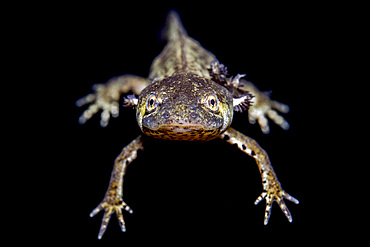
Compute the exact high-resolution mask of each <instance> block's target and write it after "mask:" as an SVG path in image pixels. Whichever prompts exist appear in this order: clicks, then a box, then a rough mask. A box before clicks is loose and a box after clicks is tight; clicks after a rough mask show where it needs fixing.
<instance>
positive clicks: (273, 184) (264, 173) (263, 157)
mask: <svg viewBox="0 0 370 247" xmlns="http://www.w3.org/2000/svg"><path fill="white" fill-rule="evenodd" d="M220 138H223V139H225V140H226V141H227V142H229V143H230V144H237V146H238V148H239V149H240V150H242V151H243V152H244V153H246V154H248V155H249V156H252V157H253V158H254V159H255V160H256V162H257V165H258V169H259V171H260V173H261V178H262V185H263V192H262V193H261V195H260V196H259V197H258V198H257V200H256V201H255V203H254V204H258V203H259V202H260V201H261V200H262V199H265V200H266V210H265V220H264V224H265V225H267V223H268V220H269V218H270V214H271V206H272V203H273V202H274V201H275V200H276V201H277V203H278V204H279V206H280V208H281V210H282V211H283V212H284V214H285V216H286V217H287V218H288V220H289V222H292V220H293V219H292V216H291V215H290V212H289V210H288V208H287V206H286V205H285V203H284V200H283V198H285V199H288V200H289V201H292V202H294V203H296V204H298V203H299V202H298V200H297V199H295V198H294V197H292V196H291V195H289V194H288V193H286V192H285V191H284V190H283V189H282V188H281V185H280V183H279V181H278V179H277V177H276V174H275V172H274V169H273V168H272V166H271V163H270V160H269V157H268V155H267V153H266V152H265V150H263V149H262V148H261V147H260V146H259V145H258V143H257V142H256V141H255V140H253V139H252V138H250V137H248V136H245V135H243V134H242V133H240V132H238V131H236V130H234V129H233V128H229V129H228V130H227V131H226V132H224V133H223V134H222V135H221V136H220Z"/></svg>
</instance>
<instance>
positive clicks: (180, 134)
mask: <svg viewBox="0 0 370 247" xmlns="http://www.w3.org/2000/svg"><path fill="white" fill-rule="evenodd" d="M142 130H143V132H144V133H145V134H146V135H148V136H152V137H154V138H158V139H165V140H178V141H208V140H210V139H213V138H216V137H217V136H218V135H219V134H220V128H217V129H212V130H206V129H204V127H203V126H202V125H161V126H160V127H159V128H158V129H155V130H154V129H149V128H147V127H145V126H143V129H142Z"/></svg>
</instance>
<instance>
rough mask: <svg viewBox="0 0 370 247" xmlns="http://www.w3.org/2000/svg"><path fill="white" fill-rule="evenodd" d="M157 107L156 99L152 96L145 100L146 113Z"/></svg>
mask: <svg viewBox="0 0 370 247" xmlns="http://www.w3.org/2000/svg"><path fill="white" fill-rule="evenodd" d="M157 106H158V98H157V96H156V95H154V94H150V95H149V97H148V99H147V100H146V110H147V111H148V112H151V111H153V110H154V109H155V108H156V107H157Z"/></svg>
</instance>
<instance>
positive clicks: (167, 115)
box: [163, 111, 171, 119]
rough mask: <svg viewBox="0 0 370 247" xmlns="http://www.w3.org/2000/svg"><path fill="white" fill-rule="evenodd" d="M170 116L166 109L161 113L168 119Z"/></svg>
mask: <svg viewBox="0 0 370 247" xmlns="http://www.w3.org/2000/svg"><path fill="white" fill-rule="evenodd" d="M170 116H171V114H170V113H169V112H168V111H165V112H164V113H163V117H164V118H165V119H168V118H169V117H170Z"/></svg>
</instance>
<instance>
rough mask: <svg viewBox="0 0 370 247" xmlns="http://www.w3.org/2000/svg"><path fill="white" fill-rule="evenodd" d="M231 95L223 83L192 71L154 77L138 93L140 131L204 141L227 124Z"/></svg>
mask: <svg viewBox="0 0 370 247" xmlns="http://www.w3.org/2000/svg"><path fill="white" fill-rule="evenodd" d="M232 118H233V98H232V95H231V94H230V92H229V91H228V90H227V89H226V88H225V87H223V86H220V85H218V84H216V83H214V82H213V81H211V80H209V79H206V78H203V77H200V76H198V75H195V74H192V73H176V74H174V75H172V76H169V77H165V78H164V79H162V80H154V81H153V82H152V84H150V85H149V86H148V87H146V88H145V89H144V90H143V91H142V92H141V93H140V95H139V98H138V105H137V108H136V120H137V122H138V124H139V126H140V129H141V130H142V132H143V133H144V134H146V135H149V136H153V137H155V138H160V139H167V140H187V141H206V140H210V139H213V138H216V137H218V136H219V135H220V134H221V133H223V132H224V131H225V130H226V129H227V128H228V127H229V126H230V124H231V121H232Z"/></svg>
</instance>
